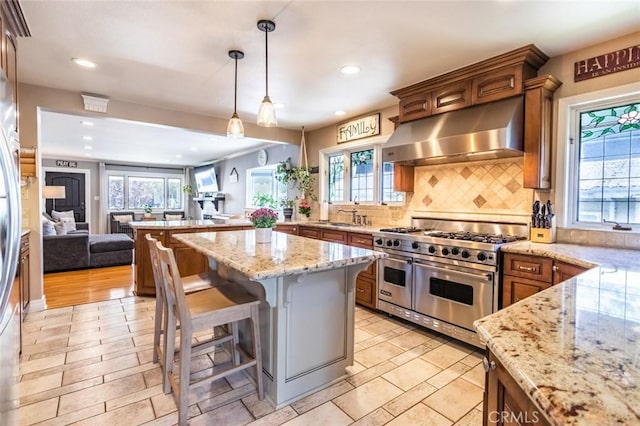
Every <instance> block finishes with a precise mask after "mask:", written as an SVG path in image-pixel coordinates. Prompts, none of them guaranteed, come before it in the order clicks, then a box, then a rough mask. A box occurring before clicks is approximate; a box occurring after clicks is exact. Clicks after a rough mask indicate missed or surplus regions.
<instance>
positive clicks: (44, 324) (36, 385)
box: [19, 297, 484, 426]
mask: <svg viewBox="0 0 640 426" xmlns="http://www.w3.org/2000/svg"><path fill="white" fill-rule="evenodd" d="M154 303H155V301H154V299H149V298H140V297H129V298H124V299H118V300H111V301H108V302H100V303H92V304H87V305H78V306H74V307H69V308H60V309H52V310H48V311H43V312H34V313H30V314H28V316H27V319H26V322H25V324H24V330H23V332H24V347H23V355H22V360H21V364H20V369H21V370H20V372H21V375H22V376H21V383H20V388H19V390H20V410H19V418H20V425H31V424H39V425H66V424H78V425H85V424H86V425H89V424H90V425H91V426H98V425H110V426H111V425H120V424H121V425H127V426H129V425H134V424H136V425H137V424H153V425H173V424H176V422H177V411H176V407H175V404H174V402H173V398H172V396H171V395H164V394H163V393H162V385H161V380H162V379H161V374H160V369H159V367H158V366H157V365H156V364H153V363H152V362H151V354H152V341H153V313H154ZM355 342H356V346H355V351H356V352H355V364H354V365H353V366H352V367H350V368H349V369H348V377H347V378H346V379H345V380H342V381H340V382H338V383H336V384H334V385H332V386H331V387H329V388H326V389H324V390H321V391H318V392H316V393H314V394H311V395H309V396H307V397H305V398H303V399H301V400H299V401H297V402H295V403H293V404H291V405H288V406H286V407H284V408H281V409H280V410H277V411H275V410H274V409H273V407H271V405H270V404H269V403H268V402H267V401H266V400H264V401H259V400H258V399H257V397H256V393H255V389H254V387H253V384H252V383H251V382H249V380H248V379H246V378H245V376H243V375H242V373H238V374H236V375H234V376H231V377H229V378H228V379H222V380H219V381H216V382H213V383H208V384H204V385H198V386H195V387H194V388H192V392H191V393H190V403H191V407H190V413H189V417H190V424H191V425H207V424H216V425H233V426H235V425H245V424H250V425H282V424H284V425H289V426H298V425H300V426H302V425H304V426H312V425H331V426H339V425H349V424H356V425H383V424H388V425H394V426H395V425H402V426H407V425H450V424H456V425H481V424H482V392H483V385H484V371H483V369H482V364H481V359H482V356H481V353H480V351H479V350H477V349H475V348H473V347H471V346H467V345H465V344H462V343H458V342H455V341H451V340H450V339H448V338H445V337H443V336H441V335H437V334H436V333H432V332H430V331H427V330H424V329H418V328H416V327H414V326H413V325H411V324H409V323H406V322H403V321H399V320H396V319H391V318H389V317H387V316H386V315H384V314H380V313H375V312H373V311H370V310H366V309H363V308H360V307H357V308H356V331H355ZM209 355H210V354H204V355H200V356H199V357H198V360H197V361H196V362H194V363H193V366H194V367H193V370H196V371H203V370H206V369H207V368H210V367H211V366H212V365H213V363H212V360H211V357H210V356H209ZM222 355H224V354H222ZM219 356H221V354H220V353H216V354H215V357H216V360H218V359H219V358H218V357H219ZM196 374H197V372H196Z"/></svg>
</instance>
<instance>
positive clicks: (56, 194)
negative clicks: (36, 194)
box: [42, 186, 67, 200]
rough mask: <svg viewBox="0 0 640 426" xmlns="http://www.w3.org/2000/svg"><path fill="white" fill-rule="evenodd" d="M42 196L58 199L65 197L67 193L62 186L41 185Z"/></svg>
mask: <svg viewBox="0 0 640 426" xmlns="http://www.w3.org/2000/svg"><path fill="white" fill-rule="evenodd" d="M42 198H45V199H48V200H50V199H59V198H67V194H66V191H65V187H64V186H43V187H42Z"/></svg>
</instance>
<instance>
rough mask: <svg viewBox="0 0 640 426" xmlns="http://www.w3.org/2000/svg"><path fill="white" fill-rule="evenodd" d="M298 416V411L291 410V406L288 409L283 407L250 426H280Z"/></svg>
mask: <svg viewBox="0 0 640 426" xmlns="http://www.w3.org/2000/svg"><path fill="white" fill-rule="evenodd" d="M297 415H298V413H296V411H295V410H294V409H293V408H291V406H289V405H287V406H286V407H283V408H281V409H279V410H278V411H274V412H273V413H271V414H268V415H266V416H264V417H261V418H259V419H258V420H256V421H254V422H251V423H249V425H250V426H279V425H281V424H283V423H286V422H288V421H289V420H291V419H293V418H295V417H296V416H297Z"/></svg>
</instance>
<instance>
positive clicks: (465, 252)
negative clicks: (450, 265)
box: [460, 250, 469, 259]
mask: <svg viewBox="0 0 640 426" xmlns="http://www.w3.org/2000/svg"><path fill="white" fill-rule="evenodd" d="M460 255H461V256H462V258H463V259H468V258H469V252H468V251H466V250H462V253H460Z"/></svg>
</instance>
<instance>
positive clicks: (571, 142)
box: [555, 83, 640, 233]
mask: <svg viewBox="0 0 640 426" xmlns="http://www.w3.org/2000/svg"><path fill="white" fill-rule="evenodd" d="M639 96H640V83H631V84H626V85H623V86H617V87H611V88H608V89H604V90H598V91H595V92H589V93H584V94H580V95H575V96H569V97H565V98H561V99H559V100H558V134H557V139H556V141H557V143H556V173H555V174H556V176H555V180H556V188H557V189H556V193H555V200H556V216H557V218H558V225H559V226H560V227H563V228H573V229H584V230H596V231H610V230H611V225H605V224H596V223H584V222H578V221H577V220H576V216H577V214H576V213H577V207H578V206H577V203H578V176H577V172H578V170H577V167H578V161H579V158H578V144H579V140H580V138H579V133H578V132H579V130H580V119H579V118H580V112H582V111H584V110H585V109H598V108H600V107H601V106H602V107H603V108H606V107H607V105H622V104H624V103H629V102H633V101H637V100H638V97H639ZM632 232H634V233H639V232H640V229H638V228H637V227H634V229H633V231H632Z"/></svg>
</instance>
